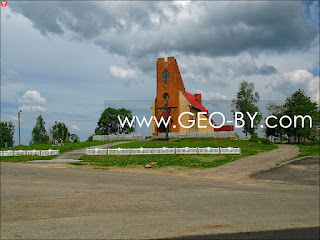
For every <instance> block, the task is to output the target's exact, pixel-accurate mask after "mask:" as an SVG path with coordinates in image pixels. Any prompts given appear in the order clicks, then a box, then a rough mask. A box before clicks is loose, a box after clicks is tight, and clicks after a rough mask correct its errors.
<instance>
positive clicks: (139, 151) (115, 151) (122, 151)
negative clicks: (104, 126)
mask: <svg viewBox="0 0 320 240" xmlns="http://www.w3.org/2000/svg"><path fill="white" fill-rule="evenodd" d="M147 154H241V148H231V147H229V148H211V147H206V148H198V147H197V148H189V147H185V148H166V147H163V148H108V149H99V148H87V149H86V155H147Z"/></svg>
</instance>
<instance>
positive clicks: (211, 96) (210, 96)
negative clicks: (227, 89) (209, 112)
mask: <svg viewBox="0 0 320 240" xmlns="http://www.w3.org/2000/svg"><path fill="white" fill-rule="evenodd" d="M195 93H201V96H202V99H203V100H227V99H228V97H227V96H225V95H223V94H222V93H219V92H216V93H215V92H209V91H203V90H199V89H196V90H194V91H193V94H195Z"/></svg>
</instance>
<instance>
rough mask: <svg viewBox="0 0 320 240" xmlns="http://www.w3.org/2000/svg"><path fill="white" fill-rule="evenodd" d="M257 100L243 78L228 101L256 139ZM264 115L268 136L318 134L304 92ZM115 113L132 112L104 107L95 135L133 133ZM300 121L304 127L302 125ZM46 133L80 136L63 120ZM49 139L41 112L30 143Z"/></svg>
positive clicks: (8, 131) (9, 127) (7, 128)
mask: <svg viewBox="0 0 320 240" xmlns="http://www.w3.org/2000/svg"><path fill="white" fill-rule="evenodd" d="M259 100H260V95H259V93H258V92H257V91H255V89H254V84H253V83H249V82H247V81H243V82H241V83H240V84H239V89H238V92H237V93H236V97H235V98H234V99H233V100H232V104H231V106H232V112H233V113H235V112H242V113H247V112H248V113H250V115H251V116H253V115H254V114H255V113H257V115H256V116H255V119H254V121H253V126H251V121H250V118H249V116H248V115H247V114H243V120H244V122H245V124H244V126H243V128H242V130H243V133H244V134H245V135H246V136H248V135H250V137H251V138H252V139H257V138H258V136H257V130H258V128H259V124H260V122H261V121H262V117H263V116H262V113H261V111H260V109H259V107H258V105H257V104H258V102H259ZM267 110H268V115H269V116H270V115H273V116H275V117H276V118H270V119H269V121H268V122H269V125H270V126H276V127H274V128H273V127H272V128H271V127H268V126H265V127H264V130H263V131H264V134H265V136H266V138H267V140H268V139H270V140H275V139H278V140H279V141H281V142H283V141H285V140H286V141H288V142H289V143H290V142H295V143H300V142H304V141H306V140H309V141H314V140H316V136H317V135H318V133H317V130H316V126H317V125H320V108H319V106H318V105H317V103H316V102H313V101H311V98H310V97H309V96H308V95H306V93H305V92H304V91H303V90H301V89H299V90H297V91H295V92H294V93H292V94H291V95H290V96H289V97H287V98H286V99H285V101H284V103H283V104H275V103H272V102H270V103H268V104H267ZM298 115H302V116H307V115H309V116H310V117H311V118H312V123H311V125H312V127H310V126H309V123H310V120H309V119H308V118H306V119H304V120H303V119H298V120H297V124H296V126H294V125H293V124H292V125H291V126H289V127H286V128H283V127H281V126H280V124H279V120H280V118H281V117H282V116H288V117H289V118H291V119H293V118H294V116H298ZM118 116H120V118H121V120H124V119H125V118H126V117H127V118H128V119H129V121H131V120H132V117H133V116H132V112H131V111H130V110H128V109H125V108H120V109H115V108H111V107H108V108H106V109H105V110H104V111H103V112H102V114H101V116H100V118H99V121H98V122H97V127H96V129H95V134H96V135H110V134H122V133H125V134H128V133H131V132H134V128H133V127H129V126H127V125H125V126H124V127H122V126H121V125H120V123H119V120H118ZM288 121H289V120H288V119H285V120H284V121H283V123H284V125H286V126H287V125H288ZM303 121H304V126H303ZM14 130H15V126H14V124H13V123H12V122H11V121H9V122H3V121H1V124H0V147H1V148H3V147H11V146H13V145H14V140H13V135H14ZM49 132H50V134H52V137H53V139H59V138H61V139H62V140H63V141H72V142H79V141H80V139H79V137H78V136H77V135H76V134H71V133H70V131H69V129H68V127H67V126H66V125H65V123H63V122H57V121H56V122H55V123H54V125H53V126H51V128H50V129H49ZM92 136H93V135H91V136H89V138H88V140H87V141H92ZM48 141H49V136H48V133H47V131H46V128H45V121H44V119H43V117H42V116H41V115H39V116H38V118H37V120H36V125H35V126H34V128H33V130H32V137H31V141H30V142H29V144H30V145H34V144H41V143H47V142H48Z"/></svg>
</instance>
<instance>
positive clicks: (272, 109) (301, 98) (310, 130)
mask: <svg viewBox="0 0 320 240" xmlns="http://www.w3.org/2000/svg"><path fill="white" fill-rule="evenodd" d="M267 109H268V111H269V116H270V115H273V116H275V117H276V118H277V119H273V118H270V119H269V121H268V122H269V125H271V126H273V125H277V127H276V128H268V127H267V128H266V130H265V132H266V135H267V137H269V136H271V137H277V138H279V139H280V140H281V142H282V140H283V138H284V137H285V136H286V137H287V138H288V140H289V142H290V141H293V142H298V143H300V142H301V141H302V140H304V141H305V139H306V138H308V139H311V140H314V139H315V136H316V134H317V133H316V129H315V128H316V125H317V124H319V122H320V114H319V113H320V110H319V107H317V103H316V102H312V101H311V99H310V97H309V96H307V95H306V94H305V92H304V91H303V90H301V89H299V90H298V91H296V92H294V93H293V94H292V95H291V96H290V97H287V98H286V100H285V102H284V104H283V105H277V104H273V103H269V104H268V105H267ZM284 115H286V116H288V117H289V118H290V119H291V126H290V127H288V128H282V127H281V126H280V123H279V120H280V118H281V117H282V116H284ZM299 115H300V116H302V117H306V116H307V115H309V116H310V117H311V119H312V123H311V127H310V119H309V118H304V120H302V119H301V118H297V119H296V120H295V117H297V116H299ZM289 121H290V120H289V119H287V118H284V120H283V121H282V124H283V125H284V126H289V123H290V122H289ZM294 121H296V126H294ZM302 121H304V126H303V125H302Z"/></svg>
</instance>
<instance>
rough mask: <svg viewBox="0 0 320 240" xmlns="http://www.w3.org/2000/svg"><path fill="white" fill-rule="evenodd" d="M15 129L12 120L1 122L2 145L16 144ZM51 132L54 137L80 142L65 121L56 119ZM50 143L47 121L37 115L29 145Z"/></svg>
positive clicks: (0, 143) (0, 141) (0, 145)
mask: <svg viewBox="0 0 320 240" xmlns="http://www.w3.org/2000/svg"><path fill="white" fill-rule="evenodd" d="M14 130H15V126H14V124H13V123H12V121H9V122H3V121H1V124H0V147H1V148H4V147H12V146H14V139H13V135H14ZM49 133H50V134H51V135H52V138H53V139H62V140H63V141H71V142H80V138H79V137H78V136H77V135H76V134H73V133H70V131H69V129H68V127H67V126H66V124H65V123H63V122H58V121H55V123H54V125H52V126H51V127H50V129H49ZM43 143H49V135H48V132H47V130H46V128H45V121H44V119H43V117H42V116H41V115H39V116H38V117H37V120H36V124H35V126H34V127H33V129H32V133H31V140H30V142H29V145H36V144H43Z"/></svg>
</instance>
